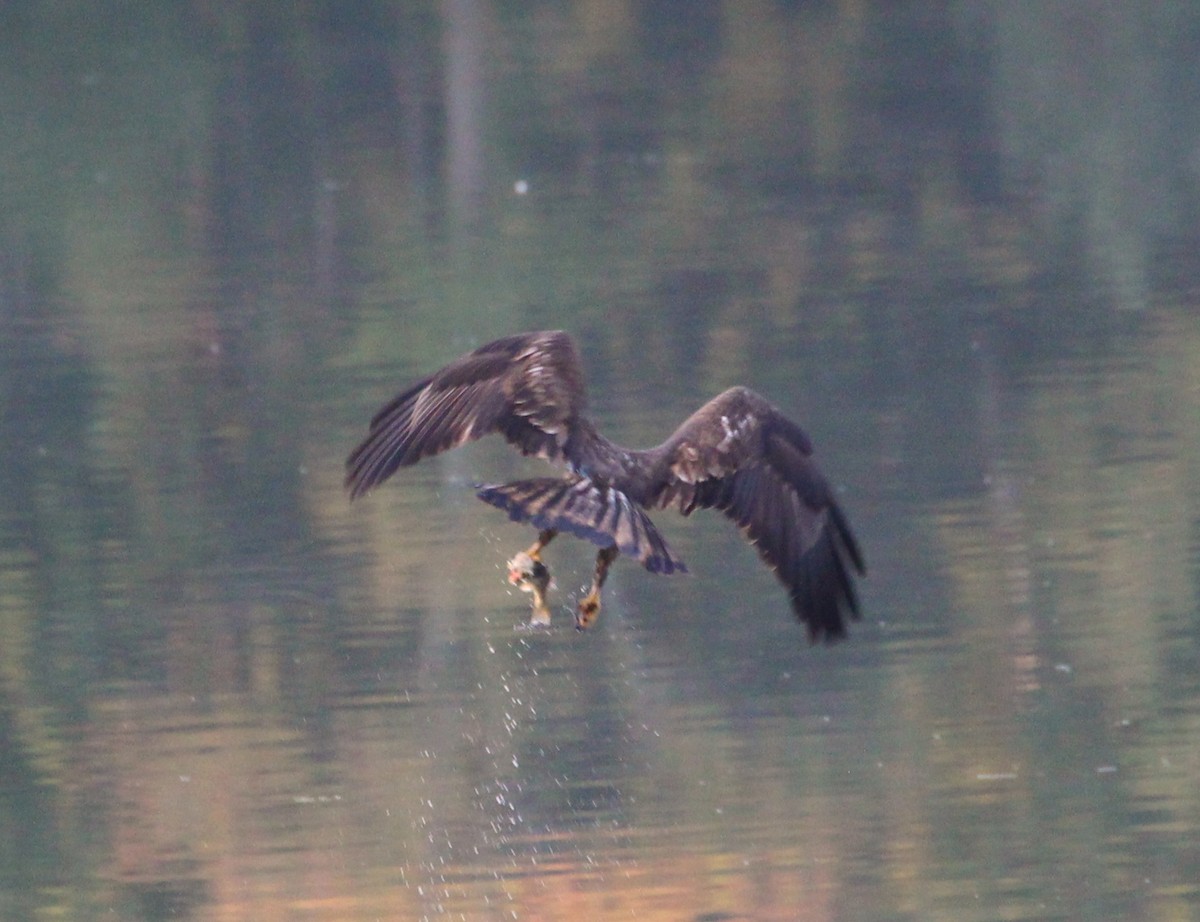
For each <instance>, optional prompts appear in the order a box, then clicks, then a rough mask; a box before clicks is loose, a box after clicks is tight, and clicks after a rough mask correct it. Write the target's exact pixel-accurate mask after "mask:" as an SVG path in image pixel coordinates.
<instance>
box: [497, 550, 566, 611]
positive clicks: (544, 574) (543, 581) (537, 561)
mask: <svg viewBox="0 0 1200 922" xmlns="http://www.w3.org/2000/svg"><path fill="white" fill-rule="evenodd" d="M557 534H558V532H557V531H555V530H554V529H552V528H547V529H546V530H545V531H542V532H539V533H538V536H537V540H536V541H535V542H533V544H531V545H530V546H529V549H528V550H524V551H521V552H520V553H519V554H517V555H516V556H515V557H513V558H512V560H510V561H509V562H508V581H509V582H510V583H512V585H514V586H516V587H517V588H518V589H520V590H521V591H522V592H530V593H533V600H532V609H533V610H532V613H531V614H530V616H529V623H530V624H531V625H539V624H549V623H550V609H549V607H547V605H546V591H547V590H548V589H549V588H550V586H551V579H550V568H549V567H547V566H546V565H545V564H544V563H542V548H544V547H545V546H546V545H547V544H549V543H550V542H551V541H553V540H554V536H555V535H557Z"/></svg>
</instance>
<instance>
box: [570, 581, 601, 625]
mask: <svg viewBox="0 0 1200 922" xmlns="http://www.w3.org/2000/svg"><path fill="white" fill-rule="evenodd" d="M599 617H600V592H599V590H597V589H593V590H592V591H591V592H589V593H588V594H587V595H585V596H584V597H583V598H582V599H580V600H579V608H578V609H577V610H576V612H575V629H576V630H577V631H586V630H587V629H588V628H590V627H591V626H592V625H593V624H595V623H596V619H597V618H599Z"/></svg>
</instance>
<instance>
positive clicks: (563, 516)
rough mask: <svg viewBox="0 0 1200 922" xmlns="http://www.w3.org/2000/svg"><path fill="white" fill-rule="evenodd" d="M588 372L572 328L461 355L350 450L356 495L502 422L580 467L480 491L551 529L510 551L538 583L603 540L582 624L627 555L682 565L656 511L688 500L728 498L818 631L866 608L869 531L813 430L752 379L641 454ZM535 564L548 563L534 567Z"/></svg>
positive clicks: (539, 586)
mask: <svg viewBox="0 0 1200 922" xmlns="http://www.w3.org/2000/svg"><path fill="white" fill-rule="evenodd" d="M583 403H584V384H583V373H582V367H581V364H580V361H579V356H578V354H577V352H576V350H575V343H574V342H573V341H572V339H571V337H570V336H568V335H567V334H566V333H563V332H561V331H543V332H536V333H522V334H518V335H516V336H508V337H505V338H504V339H498V340H496V341H495V342H492V343H488V344H487V345H485V346H481V347H480V348H478V349H476V350H475V351H474V352H470V353H468V354H467V355H464V356H462V357H461V358H458V359H455V360H454V361H453V362H451V363H450V364H449V365H447V366H446V367H445V368H443V369H442V370H441V371H438V372H436V373H435V374H433V375H430V376H429V377H427V378H424V379H422V380H420V381H418V382H416V383H415V384H413V385H412V386H411V387H409V388H408V389H407V390H404V391H402V392H401V393H400V394H399V395H397V396H396V397H395V398H394V399H393V400H392V401H391V402H390V403H388V404H387V405H386V406H385V407H383V409H381V410H380V411H379V412H378V413H377V414H376V415H375V418H374V419H372V420H371V427H370V432H369V434H368V435H367V437H366V439H364V440H363V442H362V444H361V445H359V446H358V447H357V448H356V449H354V451H353V452H352V453H351V454H350V457H349V458H348V459H347V460H346V486H347V488H348V489H349V491H350V497H351V498H352V499H354V498H357V497H359V496H361V495H362V494H364V493H366V492H367V491H368V490H370V489H371V488H372V487H375V486H377V485H378V484H380V483H382V482H383V481H384V480H386V479H387V478H388V477H390V476H391V475H392V474H393V473H394V472H395V471H396V469H397V468H399V467H403V466H406V465H409V464H415V463H416V462H417V461H419V460H421V459H422V458H426V457H429V456H430V455H435V454H438V453H439V452H443V451H447V450H449V449H451V448H455V447H457V446H459V445H462V444H464V443H466V442H469V441H473V440H475V439H478V438H482V437H483V436H485V435H488V434H489V433H493V432H498V433H500V434H501V435H503V436H504V437H505V438H506V439H507V440H508V441H509V442H510V443H512V444H513V445H514V446H515V447H516V448H517V449H518V450H519V451H520V452H521V453H522V454H525V455H534V456H537V457H541V458H545V459H547V460H549V461H555V462H562V463H565V464H566V465H567V467H568V468H569V472H568V474H567V475H566V477H557V478H552V477H545V478H535V479H532V480H520V481H516V482H514V483H507V484H499V485H489V486H484V487H481V488H480V489H479V491H478V496H479V498H480V499H482V500H484V501H485V502H488V503H491V504H492V505H493V506H498V507H499V508H501V509H504V510H505V511H506V512H508V514H509V517H510V518H512V519H513V520H514V521H521V522H529V523H531V524H532V525H534V526H535V527H536V528H538V529H540V532H541V533H540V534H539V536H538V540H537V542H535V544H534V545H533V546H532V547H530V548H529V549H528V551H526V552H524V554H523V555H517V557H516V558H514V559H513V560H512V561H510V562H509V580H510V581H511V582H512V583H514V585H518V586H521V587H522V588H523V589H528V590H531V591H534V592H535V600H536V602H535V620H537V621H542V620H544V619H545V617H546V616H547V615H546V610H545V608H544V605H542V608H541V612H540V613H539V610H538V605H539V604H541V599H542V596H543V594H544V591H545V589H546V588H547V586H548V584H549V571H548V570H546V569H545V567H544V565H543V564H542V563H541V557H540V552H541V550H542V549H543V548H544V547H545V545H546V544H548V543H549V542H550V541H551V540H552V539H553V538H554V536H555V535H556V534H557V533H558V532H559V531H566V532H570V533H571V534H573V535H576V536H577V537H580V538H584V539H586V540H588V541H591V542H592V543H593V544H595V545H598V546H599V547H600V548H601V550H600V553H599V554H598V556H597V561H596V574H595V579H594V580H593V585H592V591H591V592H589V593H588V595H587V596H586V597H585V598H584V599H583V600H582V601H581V602H580V604H579V613H578V614H577V615H576V625H577V626H578V627H580V628H583V627H587V626H589V625H590V624H591V623H592V621H593V620H594V619H595V617H596V615H597V614H598V613H599V610H600V586H601V585H602V584H603V582H604V579H605V576H606V575H607V572H608V567H609V564H610V563H611V561H612V560H613V559H614V558H615V557H616V556H617V553H618V552H619V553H622V554H627V555H629V556H631V557H634V558H636V559H637V560H638V561H639V562H640V563H641V564H642V565H643V566H645V567H646V569H648V570H650V571H651V572H654V573H674V572H676V571H684V570H686V567H685V566H684V564H683V562H682V561H681V560H680V559H679V558H678V557H676V556H675V554H674V552H673V551H672V550H671V548H670V546H669V545H668V544H667V542H666V541H665V540H664V539H663V537H662V535H661V534H659V532H658V529H657V528H656V527H655V525H654V523H653V522H652V521H651V520H650V518H649V516H648V515H647V514H646V512H645V510H646V509H653V508H665V507H666V506H669V505H672V504H675V505H677V506H678V507H679V511H680V512H682V513H683V514H684V515H690V514H691V513H692V511H693V510H694V509H698V508H710V509H719V510H720V511H722V512H724V513H725V515H727V516H728V517H729V518H731V519H732V520H733V521H734V522H736V523H737V524H738V525H739V526H740V527H741V528H742V530H743V531H744V532H745V534H746V536H747V537H748V538H749V539H750V541H751V542H752V543H753V544H754V545H755V547H756V548H757V549H758V552H759V555H760V556H761V557H762V558H763V560H764V561H765V562H766V563H767V565H768V566H770V567H771V568H772V569H773V570H774V571H775V573H776V575H777V576H778V577H779V579H780V581H781V582H782V583H783V585H784V586H785V587H786V588H787V590H788V595H789V597H790V599H791V603H792V609H793V611H794V612H795V613H796V616H797V617H798V618H799V619H800V620H801V621H802V622H803V623H804V625H805V627H806V628H807V630H808V636H809V639H810V640H833V639H836V638H839V637H842V636H844V635H845V633H846V621H847V619H849V618H857V617H858V603H857V599H856V596H855V591H854V580H853V574H852V570H853V571H856V572H857V573H860V574H861V573H865V566H864V564H863V557H862V554H861V552H860V551H859V548H858V544H857V543H856V541H855V539H854V534H853V532H852V531H851V530H850V525H849V523H848V522H847V521H846V518H845V516H844V515H843V513H842V511H841V509H840V508H839V507H838V505H837V503H836V502H835V501H834V498H833V493H832V490H831V489H830V486H829V483H828V481H826V479H825V477H824V476H823V475H822V474H821V472H820V470H819V469H818V468H817V465H816V463H815V462H814V461H813V459H812V450H813V449H812V443H811V442H810V441H809V439H808V436H807V435H805V433H804V431H803V430H802V429H801V428H800V427H799V426H797V425H796V424H795V423H793V422H792V421H791V420H789V419H788V418H787V417H786V416H784V415H783V414H782V413H780V412H779V410H777V409H776V408H775V407H774V406H772V405H771V404H770V403H769V402H768V401H767V400H766V399H765V398H763V397H761V396H759V395H758V394H756V393H755V392H754V391H751V390H749V389H747V388H744V387H734V388H730V389H729V390H727V391H725V392H724V393H722V394H719V395H718V396H716V397H714V398H713V399H712V400H710V401H709V402H708V403H706V404H705V405H704V406H702V407H701V408H700V409H698V410H697V411H696V412H695V413H693V414H692V415H691V416H689V417H688V418H687V419H686V420H685V421H684V422H683V424H682V425H681V426H680V427H679V428H678V429H676V430H675V432H674V433H673V434H672V435H671V436H670V437H669V438H668V439H667V440H666V441H665V442H663V443H662V444H661V445H659V446H658V447H656V448H650V449H647V450H644V451H633V450H629V449H625V448H622V447H620V446H619V445H616V444H614V443H613V442H610V441H609V440H608V439H606V438H604V436H602V435H600V433H599V432H597V431H596V429H595V427H594V426H593V425H592V423H591V422H590V421H589V420H588V418H587V417H586V416H584V415H583ZM534 568H536V573H535V572H534Z"/></svg>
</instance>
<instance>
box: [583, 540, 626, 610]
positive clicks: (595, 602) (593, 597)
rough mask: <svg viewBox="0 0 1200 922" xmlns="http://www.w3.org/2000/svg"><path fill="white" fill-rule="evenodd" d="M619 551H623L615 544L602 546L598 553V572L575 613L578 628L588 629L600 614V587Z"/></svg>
mask: <svg viewBox="0 0 1200 922" xmlns="http://www.w3.org/2000/svg"><path fill="white" fill-rule="evenodd" d="M619 553H621V552H620V551H619V550H617V547H616V545H613V546H612V547H606V548H602V549H601V550H600V553H599V554H597V555H596V572H595V574H594V575H593V576H592V588H591V590H590V591H589V592H588V594H587V595H585V596H584V597H583V598H582V599H580V600H579V610H578V611H577V612H576V613H575V627H576V629H577V630H580V631H586V630H587V629H588V628H589V627H591V626H592V624H594V623H595V621H596V619H597V618H598V617H599V616H600V587H601V586H603V585H604V581H605V580H606V579H607V578H608V568H609V567H610V566H612V562H613V561H614V560H616V559H617V555H618V554H619Z"/></svg>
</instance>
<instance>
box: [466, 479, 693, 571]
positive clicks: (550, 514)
mask: <svg viewBox="0 0 1200 922" xmlns="http://www.w3.org/2000/svg"><path fill="white" fill-rule="evenodd" d="M476 495H477V496H478V497H479V498H480V499H481V500H483V501H484V502H485V503H491V504H492V505H493V506H497V507H499V508H500V509H503V510H504V511H505V512H507V513H508V517H509V518H510V519H512V520H513V521H514V522H529V523H530V524H531V525H533V526H534V527H535V528H541V529H547V528H553V529H555V530H556V531H566V532H570V533H571V534H573V535H575V536H576V537H578V538H583V539H585V540H587V541H591V542H592V544H595V545H597V546H599V547H612V546H613V545H616V546H617V548H618V549H619V550H620V551H621V553H622V554H627V555H629V556H630V557H634V558H637V560H638V561H639V562H640V563H641V564H642V566H644V567H645V568H646V569H647V570H649V571H650V572H651V573H676V572H679V573H686V572H687V567H686V566H685V565H684V563H683V561H682V560H680V559H679V558H678V557H676V556H675V554H674V552H673V551H672V550H671V548H670V547H669V546H668V545H667V542H666V540H665V539H664V538H663V536H662V535H661V534H659V532H658V529H657V528H656V527H655V526H654V523H653V522H652V521H650V517H649V516H648V515H646V513H645V511H644V510H643V509H642V507H641V506H639V505H638V504H637V503H635V502H634V501H633V500H631V499H630V498H629V497H628V496H626V495H625V494H624V493H622V492H621V491H619V490H614V489H613V488H612V487H598V486H596V484H594V483H592V482H591V481H590V480H564V479H562V478H559V477H538V478H535V479H533V480H517V481H514V482H513V483H503V484H484V485H483V486H481V487H480V488H479V490H478V492H477V493H476Z"/></svg>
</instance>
